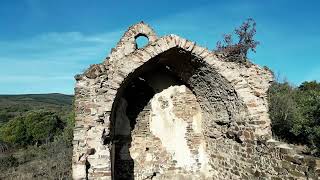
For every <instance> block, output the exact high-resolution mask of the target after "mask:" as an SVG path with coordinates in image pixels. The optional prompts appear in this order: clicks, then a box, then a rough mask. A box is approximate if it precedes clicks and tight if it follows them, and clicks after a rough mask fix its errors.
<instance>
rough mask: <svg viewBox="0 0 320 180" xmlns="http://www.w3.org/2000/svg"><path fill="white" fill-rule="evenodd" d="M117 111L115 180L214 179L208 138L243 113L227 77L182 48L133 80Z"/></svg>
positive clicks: (114, 114)
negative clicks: (156, 177)
mask: <svg viewBox="0 0 320 180" xmlns="http://www.w3.org/2000/svg"><path fill="white" fill-rule="evenodd" d="M212 77H214V78H215V79H214V80H212V79H211V78H212ZM113 107H114V108H113V110H112V114H111V117H112V119H111V123H112V126H111V127H112V129H111V132H112V138H111V139H112V151H111V154H112V157H111V158H112V175H113V179H134V178H138V179H146V178H151V177H155V176H158V178H165V179H172V178H177V177H181V178H182V179H192V178H201V179H205V178H206V177H207V178H208V179H210V178H211V177H212V174H213V167H212V166H213V164H212V162H210V155H211V154H210V153H211V152H208V151H207V148H208V147H207V146H210V141H211V138H212V137H211V135H210V134H212V132H214V131H215V130H216V131H217V129H218V128H219V132H221V131H222V130H223V128H228V127H230V126H232V125H233V124H234V123H235V122H236V121H238V122H239V121H241V117H240V116H239V114H240V111H245V109H244V107H243V105H242V104H241V102H240V101H239V100H237V95H236V93H235V91H234V90H233V89H232V87H231V86H230V85H229V84H228V83H227V81H226V80H225V79H224V78H223V77H221V76H219V74H217V73H216V72H214V70H213V69H211V68H209V67H208V66H207V65H206V64H205V63H204V62H202V61H201V59H199V58H198V57H196V56H194V55H192V54H191V53H190V52H187V51H185V50H183V49H180V48H172V49H170V50H168V51H166V52H164V53H162V54H160V55H158V56H156V57H154V58H152V59H150V60H149V61H148V62H147V63H145V64H144V65H143V66H141V67H139V68H138V69H137V70H135V71H134V72H133V73H132V74H130V75H129V76H128V77H127V78H126V79H125V81H124V82H123V83H122V84H121V86H120V88H119V90H118V93H117V96H116V101H115V102H114V105H113ZM242 120H244V119H242ZM209 148H212V147H209ZM190 174H192V176H190Z"/></svg>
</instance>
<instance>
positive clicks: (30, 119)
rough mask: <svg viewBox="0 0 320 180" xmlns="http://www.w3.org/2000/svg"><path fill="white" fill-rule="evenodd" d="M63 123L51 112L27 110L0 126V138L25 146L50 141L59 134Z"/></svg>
mask: <svg viewBox="0 0 320 180" xmlns="http://www.w3.org/2000/svg"><path fill="white" fill-rule="evenodd" d="M63 128H64V123H63V122H62V121H61V120H60V118H59V117H58V116H57V115H56V114H55V113H52V112H47V111H38V112H29V113H27V114H25V115H23V116H19V117H16V118H14V119H11V120H10V121H9V122H7V123H6V124H4V125H3V126H2V127H1V128H0V140H2V141H4V142H7V143H11V144H15V145H20V146H25V145H32V144H39V143H40V144H43V143H47V142H49V141H52V140H53V138H54V136H56V135H58V134H61V132H62V130H63Z"/></svg>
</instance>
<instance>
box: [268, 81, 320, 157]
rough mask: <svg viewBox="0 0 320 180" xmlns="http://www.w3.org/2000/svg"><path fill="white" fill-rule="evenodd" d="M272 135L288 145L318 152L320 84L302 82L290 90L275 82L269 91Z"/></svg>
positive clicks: (319, 145) (319, 147)
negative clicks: (295, 145)
mask: <svg viewBox="0 0 320 180" xmlns="http://www.w3.org/2000/svg"><path fill="white" fill-rule="evenodd" d="M268 94H269V113H270V118H271V120H272V132H273V133H274V135H275V136H277V137H279V138H281V139H283V140H286V141H288V142H289V143H296V144H305V145H308V147H309V148H310V149H311V151H313V153H314V154H315V155H319V152H320V83H317V82H316V81H312V82H304V83H302V84H301V85H300V86H299V87H293V86H291V85H290V84H288V83H287V82H285V83H278V82H276V83H274V84H273V85H272V86H271V87H270V89H269V93H268Z"/></svg>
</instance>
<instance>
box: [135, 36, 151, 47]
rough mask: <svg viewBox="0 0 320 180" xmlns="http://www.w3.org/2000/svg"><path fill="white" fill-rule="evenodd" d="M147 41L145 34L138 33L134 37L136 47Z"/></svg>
mask: <svg viewBox="0 0 320 180" xmlns="http://www.w3.org/2000/svg"><path fill="white" fill-rule="evenodd" d="M148 43H149V39H148V38H147V37H146V36H144V35H140V36H138V37H136V47H137V48H138V49H140V48H143V47H145V46H146V45H147V44H148Z"/></svg>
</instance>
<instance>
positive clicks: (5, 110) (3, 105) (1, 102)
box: [0, 93, 73, 125]
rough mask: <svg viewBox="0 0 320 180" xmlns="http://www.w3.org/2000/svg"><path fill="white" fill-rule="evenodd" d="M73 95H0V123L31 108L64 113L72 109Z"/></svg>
mask: <svg viewBox="0 0 320 180" xmlns="http://www.w3.org/2000/svg"><path fill="white" fill-rule="evenodd" d="M72 101H73V95H65V94H58V93H53V94H25V95H0V125H1V124H3V123H5V122H7V121H8V120H10V119H11V118H14V117H16V116H18V115H22V114H24V113H25V112H28V111H31V110H47V111H52V112H57V113H59V114H61V115H64V114H65V113H66V112H70V111H71V109H72Z"/></svg>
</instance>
